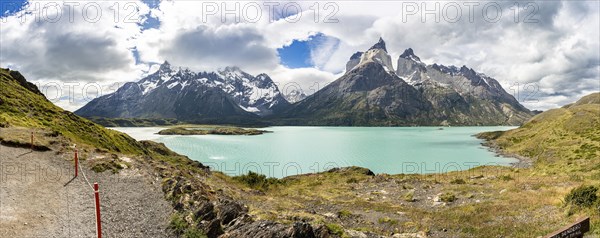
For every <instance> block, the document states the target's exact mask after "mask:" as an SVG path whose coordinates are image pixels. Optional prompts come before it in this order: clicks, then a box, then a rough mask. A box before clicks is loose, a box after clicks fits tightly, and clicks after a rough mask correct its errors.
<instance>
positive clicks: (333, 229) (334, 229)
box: [325, 223, 344, 236]
mask: <svg viewBox="0 0 600 238" xmlns="http://www.w3.org/2000/svg"><path fill="white" fill-rule="evenodd" d="M325 226H326V227H327V229H328V230H329V233H331V234H333V235H337V236H343V235H344V228H342V227H341V226H340V225H338V224H334V223H329V224H327V225H325Z"/></svg>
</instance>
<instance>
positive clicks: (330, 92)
mask: <svg viewBox="0 0 600 238" xmlns="http://www.w3.org/2000/svg"><path fill="white" fill-rule="evenodd" d="M397 62H398V64H397V67H396V69H394V67H393V65H392V61H391V56H390V55H389V54H388V53H387V46H386V43H385V41H384V40H383V39H382V38H379V41H378V42H377V43H375V44H374V45H373V46H372V47H370V48H369V49H368V50H367V51H364V52H362V51H359V52H356V53H354V54H353V55H352V56H351V57H350V59H349V60H348V62H347V63H346V73H345V74H344V75H342V76H341V77H340V78H338V79H336V80H335V81H333V82H332V83H330V84H328V85H327V86H325V87H323V88H322V89H320V90H319V91H318V92H316V93H314V94H313V95H309V96H306V95H302V94H301V92H295V93H293V94H290V95H288V97H289V98H290V99H291V100H293V101H292V103H290V102H288V101H287V100H286V97H284V95H283V94H282V93H281V92H280V91H279V89H278V88H277V85H276V84H275V83H274V82H273V80H272V79H271V78H270V77H269V76H268V75H266V74H259V75H256V76H252V75H250V74H247V73H245V72H244V71H242V70H241V69H239V68H238V67H226V68H224V69H222V70H217V71H215V72H192V71H191V70H189V69H184V68H181V67H180V68H175V67H173V66H171V65H170V64H169V63H168V62H167V61H165V63H163V64H162V65H161V66H160V68H159V70H158V71H156V72H154V73H152V74H150V75H148V76H147V77H145V78H143V79H141V80H139V81H138V82H131V83H127V84H125V85H123V86H122V87H121V88H119V89H118V90H117V93H115V94H109V95H105V96H102V97H100V98H96V99H94V100H92V101H91V102H89V103H88V104H87V105H85V106H84V107H82V108H81V109H79V110H77V111H76V113H77V114H78V115H81V116H85V117H88V118H92V117H110V118H175V119H178V120H180V121H186V122H192V123H214V124H248V123H249V124H256V123H262V124H270V125H328V126H340V125H345V126H419V125H423V126H428V125H429V126H437V125H443V126H445V125H455V126H476V125H520V124H521V123H523V122H524V121H526V120H527V119H528V118H530V117H531V116H533V113H532V112H531V111H529V110H528V109H527V108H525V107H524V106H522V105H521V104H520V103H519V102H518V101H517V100H516V99H515V98H514V97H513V96H512V95H510V94H508V93H507V92H506V91H505V90H504V89H503V88H502V86H501V85H500V84H499V83H498V81H496V80H495V79H493V78H491V77H488V76H486V75H485V74H482V73H478V72H476V71H475V70H473V69H472V68H468V67H467V66H464V65H463V66H462V67H460V68H459V67H456V66H444V65H440V64H436V63H434V64H431V65H427V64H425V63H423V62H422V61H421V59H420V58H419V57H418V56H417V55H416V54H415V53H414V50H413V49H412V48H407V49H406V50H405V51H404V52H403V53H402V54H401V55H400V56H399V57H398V60H397Z"/></svg>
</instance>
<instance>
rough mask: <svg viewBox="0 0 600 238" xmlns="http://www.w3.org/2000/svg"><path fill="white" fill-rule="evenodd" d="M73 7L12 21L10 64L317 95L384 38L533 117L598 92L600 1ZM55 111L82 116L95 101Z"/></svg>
mask: <svg viewBox="0 0 600 238" xmlns="http://www.w3.org/2000/svg"><path fill="white" fill-rule="evenodd" d="M65 3H66V2H49V1H30V3H29V7H28V8H25V9H24V10H22V11H20V12H16V13H13V12H11V15H10V16H8V15H5V16H3V17H2V19H0V20H2V22H1V23H0V24H1V27H0V43H1V44H0V63H1V66H2V67H10V68H14V69H17V70H20V71H22V72H23V73H24V74H25V75H26V76H27V77H28V78H29V79H31V80H34V81H39V82H60V83H69V82H80V83H81V84H85V83H90V82H99V83H100V84H102V88H108V87H109V86H106V85H111V84H114V83H118V82H120V83H122V82H126V81H134V80H138V79H140V78H141V77H143V76H144V75H145V74H147V73H149V72H152V70H153V69H155V68H156V67H157V64H160V63H162V62H163V61H165V60H168V61H169V62H171V63H172V64H173V65H178V66H183V67H189V68H192V69H197V70H213V69H216V68H222V67H225V66H232V65H235V66H239V67H240V68H242V69H244V70H246V71H248V72H250V73H253V74H258V73H267V74H269V75H270V76H271V77H272V78H273V80H274V81H276V82H278V83H280V85H281V86H280V87H285V85H299V86H300V87H301V88H302V89H303V90H304V91H305V93H308V94H310V93H312V92H313V91H314V88H315V87H314V84H315V82H317V84H318V85H319V86H318V87H319V88H322V87H323V86H325V85H326V84H327V83H329V82H331V81H333V80H335V79H336V78H337V77H338V76H339V74H340V73H342V72H343V71H344V68H345V63H346V61H347V60H348V58H349V57H350V56H351V55H352V54H353V53H354V52H356V51H364V50H366V49H368V48H369V47H370V46H371V45H372V44H374V43H375V42H376V41H377V40H378V39H379V37H383V38H384V39H385V40H386V43H387V48H388V51H389V53H390V55H391V56H392V59H393V61H394V63H395V61H396V59H397V58H398V56H399V55H400V54H401V53H402V52H403V51H404V50H405V49H406V48H409V47H411V48H413V49H414V50H415V53H416V54H417V55H418V56H419V57H421V59H422V60H423V61H424V62H426V63H434V62H435V63H441V64H446V65H457V66H462V65H467V66H468V67H471V68H474V69H475V70H477V71H479V72H482V73H485V74H487V75H489V76H492V77H494V78H496V79H497V80H498V81H499V82H500V83H501V84H502V86H503V87H504V88H505V89H506V90H507V91H508V92H510V93H512V94H513V95H514V96H515V97H517V99H519V100H520V101H521V102H522V103H523V104H524V105H525V106H527V107H528V108H531V109H548V108H553V107H558V106H562V105H564V104H566V103H570V102H572V101H575V100H576V99H577V98H579V97H581V96H583V95H585V94H588V93H590V92H594V91H599V90H600V79H599V77H600V72H599V70H600V55H599V54H600V43H599V42H600V32H599V29H600V16H599V14H600V10H599V8H600V6H599V4H600V3H598V1H538V2H517V3H516V4H518V5H515V2H510V1H500V2H489V1H481V2H448V1H441V2H433V1H425V2H406V1H384V2H376V3H373V2H369V1H340V2H331V3H327V2H316V1H315V2H310V1H308V2H307V1H301V2H289V1H281V2H262V1H258V2H233V1H225V2H204V1H158V0H153V1H144V2H138V1H131V2H117V1H114V2H108V1H102V2H97V3H95V2H89V1H81V2H75V3H71V2H69V3H68V4H65ZM35 4H39V5H37V8H36V5H35ZM52 4H56V5H57V6H59V7H58V8H57V7H55V6H52ZM77 4H78V5H77ZM115 4H117V5H115ZM43 6H47V8H46V9H47V10H45V13H44V11H43V10H40V9H44V8H43ZM115 6H116V7H117V8H116V9H119V11H115V10H114V9H115ZM98 7H99V8H98ZM97 9H100V11H101V12H102V14H101V15H100V16H99V17H96V15H95V13H96V10H97ZM225 9H228V10H232V9H233V12H235V13H233V14H232V13H231V12H232V11H229V13H230V14H224V13H226V11H224V10H225ZM316 9H318V11H317V10H316ZM35 10H37V11H35ZM297 10H301V12H298V11H297ZM498 10H501V11H498ZM36 12H37V13H38V14H37V18H36ZM66 13H72V17H71V14H66ZM56 16H60V17H59V18H56ZM316 34H322V35H323V36H325V37H322V38H320V40H318V41H315V42H311V44H312V45H311V47H310V49H311V50H310V52H308V53H309V54H310V63H311V64H312V65H313V66H314V67H311V68H298V69H290V68H286V67H284V66H283V65H281V60H280V59H279V56H278V55H277V49H279V48H282V47H284V46H287V45H290V44H291V43H292V42H293V41H294V40H299V41H302V40H308V39H309V37H311V36H314V35H316ZM290 87H291V86H290ZM92 91H93V90H92ZM76 92H77V93H76V94H75V95H80V96H81V95H85V94H86V93H85V92H83V91H82V90H79V91H76ZM104 92H106V90H105V91H104ZM104 92H103V93H104ZM64 95H68V94H65V93H63V94H62V96H61V94H59V96H60V97H58V98H64V97H65V96H64ZM56 103H57V104H58V105H60V106H62V107H64V108H67V109H70V110H72V109H76V108H77V107H79V106H81V104H83V103H85V100H82V99H78V100H68V101H66V102H65V101H64V100H58V101H57V102H56Z"/></svg>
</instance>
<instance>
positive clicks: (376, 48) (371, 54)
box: [346, 38, 394, 74]
mask: <svg viewBox="0 0 600 238" xmlns="http://www.w3.org/2000/svg"><path fill="white" fill-rule="evenodd" d="M359 58H360V59H359ZM369 62H376V63H378V64H380V65H382V66H383V68H384V69H385V71H387V72H389V73H392V74H393V72H394V67H393V66H392V58H391V57H390V55H389V54H388V53H387V50H386V48H385V41H383V39H382V38H379V42H377V43H376V44H375V45H373V46H372V47H371V48H369V50H367V51H366V52H364V53H363V52H356V53H354V54H353V55H352V56H351V57H350V61H348V63H346V72H350V70H352V69H353V68H355V67H356V66H358V65H363V64H366V63H369Z"/></svg>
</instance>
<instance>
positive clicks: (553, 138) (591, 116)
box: [480, 93, 600, 172]
mask: <svg viewBox="0 0 600 238" xmlns="http://www.w3.org/2000/svg"><path fill="white" fill-rule="evenodd" d="M480 137H482V138H486V139H489V140H491V141H492V142H493V144H494V145H495V146H497V147H499V148H500V149H502V151H503V152H506V153H513V154H517V155H521V156H526V157H529V158H532V159H533V160H534V161H535V163H536V165H539V166H549V167H556V168H562V169H565V168H573V169H574V168H577V169H582V170H585V171H592V170H596V169H598V168H597V167H598V164H599V163H600V93H594V94H591V95H588V96H586V97H583V98H582V99H580V100H579V101H577V102H576V103H573V104H569V105H566V106H564V107H562V108H557V109H552V110H548V111H546V112H543V113H540V114H538V115H536V116H535V117H533V118H531V119H530V120H529V121H527V122H526V123H525V124H524V125H523V126H521V127H519V128H517V129H514V130H510V131H506V132H488V133H482V134H481V135H480ZM566 165H568V167H565V166H566ZM565 172H567V171H565Z"/></svg>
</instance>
